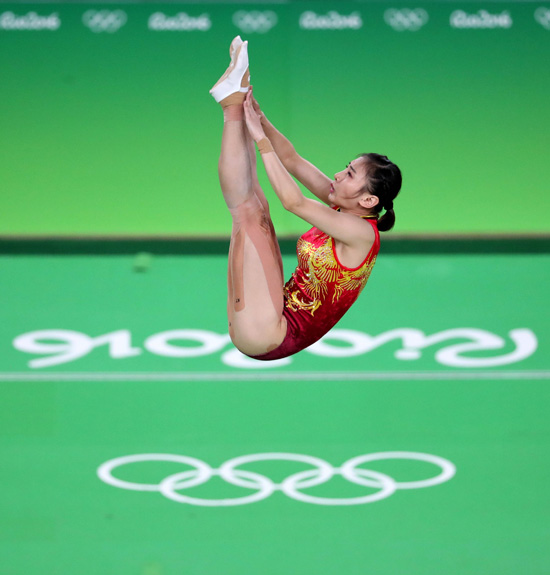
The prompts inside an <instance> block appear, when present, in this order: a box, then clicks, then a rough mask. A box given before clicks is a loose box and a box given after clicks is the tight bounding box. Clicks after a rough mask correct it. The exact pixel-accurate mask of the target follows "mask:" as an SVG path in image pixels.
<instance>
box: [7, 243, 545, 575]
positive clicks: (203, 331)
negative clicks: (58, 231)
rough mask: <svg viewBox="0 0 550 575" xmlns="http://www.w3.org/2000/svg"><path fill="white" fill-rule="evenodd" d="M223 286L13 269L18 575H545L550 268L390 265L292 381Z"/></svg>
mask: <svg viewBox="0 0 550 575" xmlns="http://www.w3.org/2000/svg"><path fill="white" fill-rule="evenodd" d="M225 266H226V261H225V258H224V257H221V256H205V257H198V256H197V257H192V256H188V257H185V258H184V257H172V256H162V257H161V256H157V257H153V258H152V260H150V261H148V259H147V258H144V257H141V258H137V259H136V258H135V257H131V256H102V257H99V256H98V257H92V256H87V257H86V256H80V257H75V256H58V257H51V256H41V257H38V256H36V257H34V256H19V257H9V256H3V257H0V296H1V301H2V305H1V308H0V402H1V403H0V405H1V408H0V409H1V417H0V449H1V462H2V464H1V466H0V484H1V486H2V489H1V490H0V536H1V542H0V573H2V575H4V574H6V575H35V574H36V575H50V574H52V575H53V574H56V575H58V574H59V575H65V574H66V575H74V574H79V575H80V574H82V575H88V574H90V575H92V574H94V575H95V574H102V575H105V574H117V575H118V574H120V575H126V574H139V575H169V574H174V575H183V574H185V575H188V574H190V575H233V574H234V575H237V574H238V575H256V574H261V575H291V574H296V575H329V574H330V575H334V574H343V573H346V574H348V575H363V574H366V573H373V574H375V575H401V574H403V575H429V574H434V575H436V574H437V575H441V574H443V573H444V574H446V575H465V574H468V575H470V574H476V575H477V574H479V575H493V574H494V575H517V574H519V573H522V574H523V573H525V574H527V575H539V574H540V575H543V574H546V573H548V569H549V565H550V551H548V545H547V542H548V537H549V536H550V530H549V528H548V520H547V517H548V511H549V504H548V497H547V484H548V476H549V472H550V464H549V462H548V443H549V439H550V419H549V417H548V411H549V403H548V400H549V395H550V394H549V391H548V388H549V383H550V382H549V380H550V359H549V358H550V354H549V347H550V344H549V338H550V324H549V321H548V319H549V318H548V311H547V307H548V304H547V300H548V298H547V290H548V285H549V283H550V282H549V280H550V256H549V255H498V256H489V255H454V256H452V255H441V256H437V255H386V256H384V255H383V254H382V255H381V256H380V257H379V260H378V262H377V264H376V268H375V270H374V272H373V274H372V276H371V279H370V280H369V284H368V286H367V288H366V290H365V291H364V292H363V294H362V295H361V297H360V299H359V301H358V302H357V303H356V304H355V306H354V307H353V308H352V310H351V311H350V312H349V314H348V315H347V316H346V317H345V318H344V319H343V320H342V322H341V323H340V324H339V325H338V326H337V329H336V330H334V331H333V333H332V334H331V336H330V337H328V338H327V339H326V340H325V341H324V342H323V343H322V344H319V345H317V346H316V347H315V348H313V349H312V350H308V351H304V352H302V353H301V354H299V355H298V356H295V357H294V358H292V359H291V360H289V361H286V362H282V363H280V364H263V363H258V364H256V363H254V362H251V361H246V360H245V359H244V358H243V357H242V356H240V355H239V354H237V353H236V352H235V351H234V350H233V348H232V346H231V345H230V343H228V340H227V337H226V333H227V332H226V319H225V284H224V282H225V273H226V271H225ZM292 266H293V258H292V257H287V258H285V268H286V269H287V272H290V270H291V269H292ZM131 455H135V456H140V455H141V456H142V457H141V458H137V459H141V461H135V462H129V463H126V464H124V465H121V466H119V467H115V468H114V469H112V472H109V471H108V470H107V467H106V465H107V462H109V461H111V460H113V459H116V458H122V457H127V456H131ZM241 456H249V457H248V458H245V460H244V461H243V462H239V461H237V462H236V465H234V467H232V468H231V467H229V463H227V462H229V460H232V459H234V458H238V457H241ZM297 456H299V457H297ZM359 456H365V457H364V458H363V460H359V462H358V464H357V467H353V465H352V464H353V461H352V462H350V463H349V464H348V465H346V462H348V461H350V460H353V459H354V458H356V457H359ZM189 458H192V459H189ZM314 458H315V459H314ZM195 460H197V461H195ZM104 464H106V465H104ZM224 464H225V465H224ZM439 464H441V465H442V466H443V467H440V465H439ZM100 469H101V470H102V471H100V473H99V474H98V470H100ZM442 470H443V471H442ZM445 470H446V472H447V474H446V475H445V476H441V474H442V473H443V472H444V471H445ZM455 470H456V473H454V471H455ZM186 472H187V473H186ZM299 473H301V475H297V474H299ZM100 475H101V477H102V478H100ZM113 478H114V479H113ZM432 478H433V479H434V480H433V481H430V479H432ZM117 480H118V483H117ZM147 486H149V487H148V488H147Z"/></svg>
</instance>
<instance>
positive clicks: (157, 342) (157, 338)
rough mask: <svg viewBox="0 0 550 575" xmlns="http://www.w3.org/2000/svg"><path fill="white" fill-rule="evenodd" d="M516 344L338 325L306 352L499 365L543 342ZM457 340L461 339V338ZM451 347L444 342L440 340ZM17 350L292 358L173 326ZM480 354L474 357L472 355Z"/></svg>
mask: <svg viewBox="0 0 550 575" xmlns="http://www.w3.org/2000/svg"><path fill="white" fill-rule="evenodd" d="M508 337H509V339H510V340H511V342H512V344H513V346H514V348H513V349H512V350H511V351H506V352H505V353H501V354H500V355H495V354H494V353H491V354H488V355H485V357H482V356H480V354H479V352H487V351H489V352H494V351H496V350H503V349H504V348H508V349H509V348H510V342H509V341H507V340H506V339H505V338H503V337H501V336H499V335H496V334H494V333H491V332H490V331H486V330H483V329H478V328H472V327H463V328H453V329H447V330H444V331H440V332H437V333H433V334H431V335H426V334H425V333H424V332H423V331H421V330H419V329H414V328H405V327H404V328H396V329H391V330H389V331H385V332H382V333H380V334H378V335H370V334H368V333H365V332H362V331H358V330H352V329H333V330H331V331H330V332H329V333H328V334H327V335H326V336H325V337H323V338H322V339H321V340H319V341H318V342H317V343H315V344H313V345H312V346H310V347H309V348H307V349H306V350H304V353H307V354H313V355H315V356H321V357H327V358H333V359H338V358H340V359H342V358H350V357H354V356H362V355H365V354H368V353H371V352H373V351H375V350H376V349H378V348H380V347H382V346H384V345H386V344H388V343H390V342H395V341H397V342H400V344H401V347H400V348H398V349H397V350H396V351H395V352H394V357H395V358H396V359H397V360H400V361H411V360H417V359H420V358H421V357H422V353H423V351H424V350H426V348H430V347H432V346H433V347H435V346H437V348H436V349H435V352H434V359H435V361H436V362H437V363H439V364H440V365H443V366H447V367H455V368H484V367H497V366H503V365H509V364H513V363H518V362H520V361H522V360H524V359H526V358H528V357H530V356H531V355H533V354H534V353H535V351H536V350H537V347H538V341H537V338H536V336H535V334H534V333H533V331H531V330H530V329H527V328H517V329H512V330H510V332H509V333H508ZM456 340H462V341H459V342H457V341H456ZM445 343H447V345H444V346H441V344H445ZM13 346H14V348H15V349H16V350H18V351H20V352H23V353H28V354H34V355H41V356H43V357H38V358H34V359H31V360H30V361H29V362H28V366H29V367H30V368H31V369H40V368H45V367H51V366H54V365H60V364H66V363H69V362H74V361H76V360H78V359H81V358H83V357H85V356H87V355H89V354H90V353H92V352H93V351H94V349H96V348H98V347H101V346H107V349H108V353H109V356H110V357H111V359H113V360H117V359H124V358H130V357H135V356H139V355H142V354H143V353H144V351H147V352H149V353H151V354H154V355H156V356H161V357H166V358H180V359H185V358H196V357H200V356H209V355H216V354H220V356H219V358H220V361H221V362H222V363H223V364H225V365H227V366H230V367H234V368H244V369H266V368H267V369H269V368H276V367H280V366H285V365H289V364H291V363H292V361H293V358H292V357H290V358H285V359H281V360H277V361H272V362H261V361H257V360H254V359H250V358H248V357H246V356H244V355H243V354H242V353H240V352H239V351H238V350H237V349H235V348H234V347H233V346H232V345H231V340H230V338H229V335H228V334H220V333H216V332H214V331H209V330H203V329H174V330H169V331H163V332H160V333H157V334H154V335H151V336H149V337H147V338H146V339H145V341H144V342H143V344H142V347H138V346H136V345H134V343H133V338H132V334H131V332H130V330H127V329H120V330H116V331H112V332H109V333H106V334H104V335H99V336H95V337H91V336H89V335H87V334H85V333H82V332H79V331H73V330H65V329H45V330H39V331H32V332H27V333H24V334H21V335H19V336H17V337H16V338H15V339H14V340H13ZM472 354H475V355H472Z"/></svg>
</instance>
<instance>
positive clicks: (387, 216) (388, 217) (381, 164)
mask: <svg viewBox="0 0 550 575" xmlns="http://www.w3.org/2000/svg"><path fill="white" fill-rule="evenodd" d="M356 161H357V162H358V163H359V162H361V163H362V168H363V170H364V174H365V180H364V182H365V183H364V186H363V188H362V189H361V192H362V193H363V194H366V195H367V197H368V196H371V203H374V206H370V212H371V213H373V214H377V215H379V214H380V213H381V212H382V210H384V214H383V215H382V216H381V217H380V219H379V220H378V229H379V230H380V231H381V232H387V231H388V230H391V229H392V228H393V226H394V224H395V211H394V208H393V201H394V200H395V198H396V197H397V194H399V190H400V189H401V183H402V178H401V170H400V169H399V168H398V167H397V166H396V165H395V164H394V163H393V162H391V161H390V160H389V159H388V157H387V156H382V155H380V154H374V153H370V154H361V155H360V156H358V158H357V160H356ZM374 198H377V200H378V201H376V202H375V200H374Z"/></svg>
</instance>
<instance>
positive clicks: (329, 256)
mask: <svg viewBox="0 0 550 575" xmlns="http://www.w3.org/2000/svg"><path fill="white" fill-rule="evenodd" d="M332 243H333V239H332V238H331V237H329V238H328V239H327V241H325V242H324V243H323V244H322V245H321V246H319V247H317V246H315V245H314V244H312V243H310V242H308V241H306V240H304V239H302V238H300V240H298V245H297V252H298V262H299V267H300V269H301V270H302V272H303V275H304V276H305V281H300V280H298V278H297V277H294V278H293V279H294V281H292V282H290V285H288V286H287V287H286V290H285V291H286V296H287V297H286V301H287V307H288V308H289V309H291V310H292V311H298V310H306V311H309V312H310V313H311V315H313V314H314V313H315V311H316V310H317V309H319V307H321V305H322V304H323V302H324V301H325V300H326V297H327V294H328V290H329V285H330V284H332V285H334V293H333V294H332V303H335V302H336V301H338V299H339V298H340V297H341V296H342V294H343V293H344V291H357V295H359V293H360V292H361V290H362V289H363V288H364V287H365V284H366V283H367V280H368V279H369V276H370V273H371V271H372V268H373V266H374V262H375V261H376V256H374V257H373V258H371V259H370V260H367V261H366V262H365V263H364V264H363V265H362V266H361V267H359V268H358V269H356V270H348V269H346V268H344V267H342V266H341V265H340V264H339V263H338V261H336V259H335V257H334V253H333V245H332ZM298 286H299V287H298ZM300 288H301V289H300ZM304 293H305V294H306V295H307V296H308V299H309V301H307V300H306V301H304V299H303V297H304Z"/></svg>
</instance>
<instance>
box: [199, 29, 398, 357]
mask: <svg viewBox="0 0 550 575" xmlns="http://www.w3.org/2000/svg"><path fill="white" fill-rule="evenodd" d="M230 56H231V63H230V65H229V68H228V69H227V70H226V72H225V73H224V74H223V76H222V77H221V78H220V80H219V81H218V82H217V83H216V84H215V85H214V87H213V88H212V89H211V90H210V93H211V94H212V96H213V97H214V99H215V100H216V101H217V102H219V103H220V104H221V106H222V109H223V115H224V126H223V134H222V143H221V155H220V159H219V164H218V171H219V177H220V184H221V189H222V193H223V197H224V199H225V202H226V204H227V207H228V208H229V211H230V213H231V216H232V220H233V228H232V233H231V243H230V248H229V270H228V306H227V314H228V320H229V335H230V337H231V340H232V341H233V343H234V345H235V347H237V348H238V349H239V350H240V351H241V352H242V353H244V354H245V355H248V356H250V357H253V358H255V359H259V360H273V359H280V358H283V357H287V356H289V355H293V354H295V353H297V352H298V351H301V350H302V349H304V348H306V347H308V346H309V345H311V344H312V343H314V342H315V341H317V340H318V339H320V338H321V337H322V336H323V335H325V334H326V333H327V332H328V331H329V330H330V329H331V328H332V327H333V326H334V325H335V324H336V323H337V322H338V321H339V320H340V318H341V317H342V316H343V315H344V313H345V312H346V311H347V310H348V309H349V307H350V306H351V305H352V304H353V302H354V301H355V300H356V299H357V296H358V295H359V293H360V292H361V290H362V289H363V288H364V287H365V284H366V283H367V279H368V277H369V275H370V273H371V270H372V268H373V266H374V262H375V260H376V255H377V253H378V249H379V247H380V238H379V234H378V231H379V230H380V231H387V230H389V229H391V228H392V227H393V225H394V222H395V213H394V209H393V200H394V199H395V197H396V196H397V194H398V193H399V190H400V188H401V172H400V170H399V168H398V167H397V166H396V165H395V164H393V163H392V162H390V161H389V160H388V158H387V157H386V156H381V155H379V154H373V153H370V154H362V155H361V156H359V157H358V158H357V159H354V160H353V161H351V162H350V163H349V164H348V166H347V167H346V169H345V170H342V171H341V172H338V173H337V174H335V175H334V179H333V180H331V179H330V178H329V177H327V176H326V175H324V174H323V173H322V172H321V171H320V170H318V169H317V168H316V167H315V166H313V165H312V164H311V163H309V162H308V161H306V160H305V159H303V158H302V157H301V156H299V155H298V154H297V152H296V151H295V149H294V146H293V145H292V144H291V143H290V142H289V141H288V140H287V139H286V138H285V137H284V136H283V135H282V134H281V133H280V132H279V131H277V129H276V128H275V127H274V126H273V125H272V124H271V123H270V122H269V121H268V120H267V118H266V117H265V115H264V114H263V113H262V112H261V110H260V107H259V105H258V103H257V101H256V100H255V99H254V96H253V94H252V87H251V86H250V76H249V68H248V43H247V42H243V41H242V40H241V38H240V37H239V36H237V37H236V38H235V39H234V40H233V42H232V43H231V47H230ZM254 142H256V144H257V146H258V150H259V152H260V154H261V158H262V160H263V163H264V165H265V169H266V172H267V176H268V178H269V181H270V183H271V185H272V187H273V189H274V191H275V193H276V194H277V196H278V198H279V200H280V201H281V203H282V204H283V206H284V208H285V209H287V210H289V211H290V212H292V213H294V214H296V215H297V216H299V217H300V218H302V219H304V220H305V221H306V222H308V223H309V224H310V225H312V226H314V227H313V228H312V229H310V230H309V231H308V232H306V233H305V234H304V235H303V236H302V237H301V238H300V239H299V240H298V246H297V253H298V267H297V268H296V271H295V272H294V273H293V274H292V277H291V278H290V279H289V281H288V282H287V283H286V284H285V283H284V278H283V265H282V259H281V252H280V249H279V244H278V242H277V237H276V235H275V230H274V228H273V224H272V222H271V217H270V215H269V206H268V203H267V200H266V198H265V195H264V193H263V191H262V189H261V188H260V185H259V183H258V177H257V172H256V150H255V147H254ZM290 174H292V176H294V177H295V178H296V179H297V180H298V181H300V182H301V183H302V184H303V185H304V186H305V187H306V188H308V189H309V190H310V191H311V192H312V193H313V194H314V195H315V196H317V198H319V199H320V200H321V202H323V203H321V202H319V201H317V200H313V199H310V198H306V197H305V196H304V195H303V194H302V192H301V191H300V188H299V187H298V185H297V184H296V182H295V181H294V180H293V179H292V177H291V175H290ZM382 209H384V210H385V212H384V214H383V215H382V216H381V217H379V214H380V212H381V211H382Z"/></svg>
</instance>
